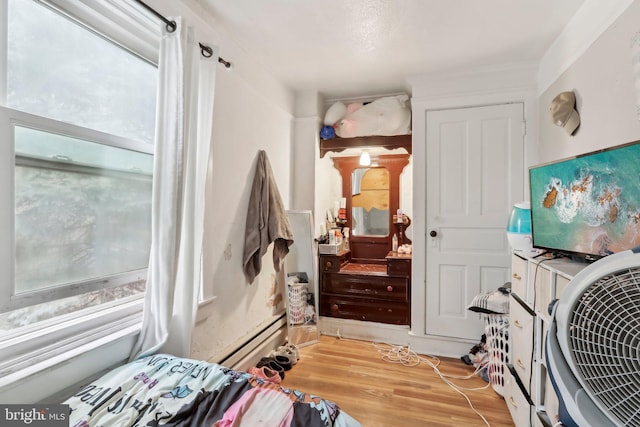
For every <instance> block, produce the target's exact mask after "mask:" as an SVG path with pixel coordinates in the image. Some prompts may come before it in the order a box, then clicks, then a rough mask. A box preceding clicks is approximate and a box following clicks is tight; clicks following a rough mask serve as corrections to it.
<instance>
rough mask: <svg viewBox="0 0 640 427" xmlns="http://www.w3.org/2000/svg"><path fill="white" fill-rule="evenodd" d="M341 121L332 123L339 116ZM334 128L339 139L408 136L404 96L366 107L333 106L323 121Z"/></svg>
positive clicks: (358, 105) (407, 115)
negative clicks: (341, 115)
mask: <svg viewBox="0 0 640 427" xmlns="http://www.w3.org/2000/svg"><path fill="white" fill-rule="evenodd" d="M340 114H344V115H343V117H341V118H339V119H338V120H337V121H335V122H333V123H331V122H332V121H333V120H336V118H337V117H338V116H339V115H340ZM324 123H325V125H333V127H334V128H335V132H336V135H338V136H340V137H341V138H353V137H357V136H372V135H381V136H389V135H406V134H409V133H411V109H410V106H409V97H408V96H407V95H397V96H387V97H383V98H379V99H376V100H375V101H373V102H370V103H368V104H362V103H352V104H349V105H346V106H345V105H344V104H343V103H341V102H337V103H335V104H334V105H332V106H331V107H330V108H329V110H327V114H326V115H325V120H324Z"/></svg>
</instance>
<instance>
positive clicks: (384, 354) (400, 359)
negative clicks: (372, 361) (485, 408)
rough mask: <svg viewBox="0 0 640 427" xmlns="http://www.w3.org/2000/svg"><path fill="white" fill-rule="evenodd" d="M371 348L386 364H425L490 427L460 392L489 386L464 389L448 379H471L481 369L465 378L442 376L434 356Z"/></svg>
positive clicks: (401, 349) (381, 346)
mask: <svg viewBox="0 0 640 427" xmlns="http://www.w3.org/2000/svg"><path fill="white" fill-rule="evenodd" d="M373 346H374V347H375V348H376V350H377V351H378V354H380V357H381V358H382V360H384V361H386V362H390V363H399V364H402V365H403V366H409V367H411V366H418V365H419V364H420V363H425V364H427V365H429V366H430V367H431V369H433V371H434V372H435V373H436V375H438V376H439V377H440V379H441V380H442V381H443V382H444V383H445V384H447V385H448V386H449V387H451V389H453V391H455V392H456V393H458V394H460V395H461V396H462V397H464V398H465V400H466V401H467V403H468V404H469V407H470V408H471V410H472V411H473V412H475V413H476V414H477V415H478V416H479V417H480V418H481V419H482V421H484V423H485V425H486V426H487V427H491V425H490V424H489V421H487V419H486V418H485V417H484V416H483V415H482V414H481V413H480V412H478V410H477V409H476V408H475V407H474V406H473V404H472V403H471V400H470V399H469V396H467V395H466V394H465V393H464V392H463V391H462V390H465V391H478V390H484V389H486V388H488V387H489V386H490V384H487V385H485V386H483V387H475V388H465V387H460V386H459V385H457V384H454V383H453V382H452V381H450V380H449V378H452V379H462V380H465V379H469V378H472V377H474V376H476V375H477V374H478V372H479V371H480V369H481V368H476V370H475V371H474V372H473V373H472V374H470V375H466V376H457V375H447V374H443V373H442V372H440V369H438V366H439V365H440V359H438V358H437V357H435V356H420V355H418V354H417V353H416V352H414V351H413V350H411V348H409V347H404V346H400V345H391V344H380V343H373Z"/></svg>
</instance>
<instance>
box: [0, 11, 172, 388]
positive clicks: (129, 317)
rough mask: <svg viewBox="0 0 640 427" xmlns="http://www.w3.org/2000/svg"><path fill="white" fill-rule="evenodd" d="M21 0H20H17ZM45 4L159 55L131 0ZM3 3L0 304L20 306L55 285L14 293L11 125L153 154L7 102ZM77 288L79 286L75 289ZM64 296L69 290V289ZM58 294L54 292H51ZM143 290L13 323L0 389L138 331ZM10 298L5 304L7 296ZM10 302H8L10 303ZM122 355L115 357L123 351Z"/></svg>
mask: <svg viewBox="0 0 640 427" xmlns="http://www.w3.org/2000/svg"><path fill="white" fill-rule="evenodd" d="M22 1H24V0H22ZM34 1H36V2H37V3H40V4H41V5H43V6H44V7H49V8H51V9H53V10H55V11H57V12H59V13H62V14H64V15H66V16H67V17H69V18H70V19H72V20H74V21H75V22H77V23H78V24H79V25H82V26H83V27H85V28H86V29H87V30H89V31H93V32H94V33H97V34H99V35H100V36H102V37H104V38H106V39H107V40H109V41H111V42H114V43H115V44H117V45H119V46H120V47H122V48H124V49H126V50H128V51H130V52H132V53H134V54H135V55H137V56H139V57H140V58H141V59H143V60H146V61H148V62H150V63H152V64H154V65H157V62H158V52H159V43H160V38H161V26H160V24H159V23H158V22H157V21H156V20H155V18H153V17H151V16H150V15H149V14H148V12H146V11H145V10H144V9H142V8H141V7H140V6H139V5H137V4H136V3H134V2H132V1H130V0H124V1H123V0H101V1H93V0H92V1H83V2H79V1H77V0H34ZM7 23H8V2H7V1H0V138H2V140H3V141H5V143H3V144H0V230H2V234H4V235H5V236H6V237H7V238H5V239H0V269H1V270H2V273H0V310H2V311H4V310H3V309H6V307H7V305H8V306H10V307H13V308H19V307H20V306H21V304H22V305H23V306H24V305H31V304H32V303H36V302H38V301H41V300H42V298H44V296H45V295H46V294H51V293H52V289H45V290H43V291H41V292H34V293H33V294H32V295H27V294H25V295H20V296H18V297H17V298H15V297H13V298H11V297H10V298H7V295H9V294H11V295H12V294H13V290H14V286H15V285H14V275H15V271H14V270H15V266H14V260H15V241H14V239H15V231H14V227H15V193H14V192H15V167H16V157H15V150H14V135H13V134H14V132H13V129H14V126H16V125H18V126H24V127H28V128H33V129H36V130H39V131H44V132H51V133H57V134H60V135H64V136H69V137H72V138H79V139H84V140H88V141H93V142H97V143H106V144H108V145H111V146H116V147H120V148H126V149H133V150H136V151H141V152H144V153H150V154H152V155H153V150H154V146H153V145H152V144H147V143H144V142H140V141H134V140H133V139H128V138H122V137H118V136H115V135H111V134H107V133H104V132H99V131H95V130H92V129H87V128H84V127H81V126H77V125H71V124H68V123H64V122H60V121H56V120H52V119H49V118H45V117H41V116H38V115H34V114H30V113H26V112H22V111H18V110H15V109H11V108H8V107H7V106H6V99H7V87H6V76H7V53H8V51H7V36H8V34H7V28H8V25H7ZM146 273H147V269H146V268H145V269H141V270H138V271H135V272H130V273H125V274H123V275H120V276H118V277H114V278H113V279H112V280H111V283H109V284H108V286H104V284H103V283H101V282H102V281H101V280H97V281H95V283H86V284H84V285H81V286H76V285H71V287H75V288H76V289H75V291H74V290H65V291H63V290H62V289H64V288H63V287H57V288H55V289H54V290H53V292H54V293H56V292H58V293H59V294H61V296H60V298H63V297H64V296H65V293H66V292H71V293H76V294H80V293H84V292H89V291H91V290H92V289H94V288H108V287H111V286H118V285H119V284H122V283H125V282H130V281H132V280H131V279H134V280H135V279H136V278H138V277H141V278H142V279H143V280H146V278H147V277H146ZM80 290H81V292H80ZM66 296H68V295H66ZM56 299H58V298H56ZM143 300H144V294H138V295H133V296H129V297H125V298H121V299H118V300H116V301H113V302H110V303H104V304H100V305H98V306H95V307H90V308H85V309H83V310H79V311H77V312H73V313H68V314H64V315H60V316H56V317H54V318H52V319H49V320H44V321H40V322H36V323H34V324H32V325H27V326H23V327H19V328H16V329H14V330H11V331H9V332H8V333H5V334H3V335H2V336H1V337H0V390H6V388H7V387H10V386H11V384H15V383H16V382H17V381H20V380H21V379H23V378H26V377H28V376H30V375H33V374H34V372H38V371H41V370H42V369H46V368H50V367H52V366H55V365H57V364H60V363H63V362H64V361H68V360H69V359H72V358H74V357H78V355H79V354H82V353H83V352H85V351H88V350H90V349H93V348H97V347H98V346H104V345H107V344H109V343H115V342H116V341H118V340H120V339H121V338H122V337H125V336H132V335H136V334H138V333H139V331H140V327H141V324H142V311H143ZM7 301H8V303H7ZM13 308H12V309H13ZM127 356H128V355H119V356H117V357H125V358H126V357H127Z"/></svg>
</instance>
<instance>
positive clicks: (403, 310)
mask: <svg viewBox="0 0 640 427" xmlns="http://www.w3.org/2000/svg"><path fill="white" fill-rule="evenodd" d="M320 315H321V316H329V317H338V318H342V319H354V320H365V321H369V322H380V323H388V324H394V325H408V324H409V320H410V317H411V316H410V306H409V303H406V302H405V303H401V302H394V301H381V300H376V299H368V298H355V297H346V296H345V297H343V296H333V295H330V296H329V295H322V298H321V303H320Z"/></svg>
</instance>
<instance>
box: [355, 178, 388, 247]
mask: <svg viewBox="0 0 640 427" xmlns="http://www.w3.org/2000/svg"><path fill="white" fill-rule="evenodd" d="M389 190H390V185H389V171H388V170H387V169H386V168H382V167H373V168H358V169H355V170H354V171H353V172H352V174H351V226H352V229H351V233H352V235H353V236H386V235H388V234H389Z"/></svg>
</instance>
